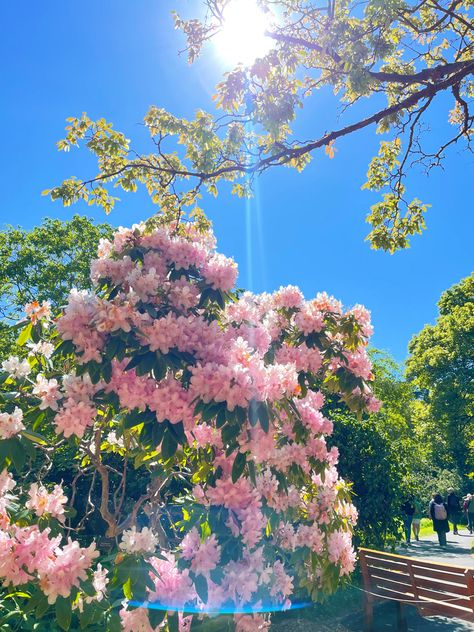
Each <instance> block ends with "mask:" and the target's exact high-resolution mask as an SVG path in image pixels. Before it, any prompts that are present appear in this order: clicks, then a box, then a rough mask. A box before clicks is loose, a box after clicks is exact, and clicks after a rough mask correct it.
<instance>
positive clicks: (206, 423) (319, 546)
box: [0, 224, 378, 632]
mask: <svg viewBox="0 0 474 632" xmlns="http://www.w3.org/2000/svg"><path fill="white" fill-rule="evenodd" d="M214 248H215V240H214V238H213V236H212V234H211V233H209V232H208V233H200V232H199V231H198V230H197V228H196V227H195V226H193V225H192V224H190V225H188V226H185V227H183V228H178V227H177V226H169V227H167V228H163V227H162V228H158V229H148V228H147V227H146V226H145V225H136V226H133V227H132V228H131V229H120V230H119V231H118V232H117V233H116V235H115V237H114V240H113V242H108V241H103V242H101V244H100V252H99V259H98V260H97V261H96V262H94V263H93V265H92V269H91V277H92V279H93V281H94V282H95V283H97V284H100V286H101V287H104V283H106V284H107V287H108V288H109V290H110V295H109V296H108V297H107V296H106V297H104V295H103V292H101V294H100V296H99V295H98V294H95V293H94V292H78V291H73V292H72V293H71V295H70V298H69V302H68V305H67V307H66V309H65V311H64V314H63V315H62V316H61V317H60V318H59V320H58V324H57V328H58V331H59V333H60V335H61V337H62V338H63V340H65V341H71V342H72V344H73V346H74V350H75V354H76V358H77V362H78V363H79V364H80V365H83V366H82V367H81V371H78V372H80V373H83V374H82V375H81V376H78V375H76V374H75V373H69V374H67V375H65V376H64V378H63V380H62V383H61V382H60V380H57V379H55V378H54V377H53V378H52V379H50V378H48V377H46V376H45V375H43V373H40V374H39V375H37V376H36V378H35V379H36V381H35V382H32V386H31V391H32V394H33V395H35V396H36V397H37V398H38V399H39V400H40V403H39V407H40V409H42V410H46V409H50V410H53V411H54V412H55V416H54V424H55V430H56V432H57V433H58V434H60V433H62V434H63V435H64V437H70V436H76V437H79V438H81V439H83V441H82V442H81V445H82V446H84V445H86V444H88V445H89V448H90V450H93V449H96V448H94V446H93V444H92V437H93V436H94V435H93V430H95V429H97V428H100V424H101V421H102V415H101V413H102V412H103V411H102V410H101V406H102V402H103V401H104V399H105V401H106V402H110V401H112V402H114V403H113V404H111V406H110V407H111V408H112V407H115V408H116V410H115V413H116V414H115V416H114V415H110V416H107V420H106V423H107V428H106V433H108V434H107V437H109V438H110V440H109V439H108V441H109V444H112V443H114V445H117V446H118V445H120V446H121V450H122V452H119V451H117V454H118V455H119V454H123V451H124V450H128V449H131V450H137V451H138V452H139V451H140V449H142V447H143V446H145V447H143V450H145V449H146V450H149V448H150V444H149V441H150V439H149V437H150V436H152V435H151V433H148V434H147V432H148V430H149V429H150V428H149V426H146V424H148V423H149V424H153V423H155V420H154V417H156V423H160V424H164V422H165V421H168V422H170V423H171V424H179V423H181V422H182V424H183V427H184V432H185V435H186V437H187V439H188V442H189V446H188V447H186V448H185V449H184V450H183V449H182V448H181V444H180V445H179V447H178V448H177V449H178V454H179V457H178V458H177V459H176V461H175V462H174V466H173V471H172V473H173V475H174V474H177V473H179V472H180V471H181V469H183V471H184V472H185V475H186V477H187V476H189V477H190V480H191V481H192V484H193V485H194V487H193V488H192V491H189V493H188V496H187V498H186V502H187V503H189V505H190V506H191V507H190V513H188V512H187V511H184V510H183V520H182V521H180V523H179V524H180V527H179V530H177V531H176V533H178V534H181V535H180V537H181V541H180V542H177V543H176V547H175V548H174V549H173V550H172V551H164V552H163V551H160V557H159V558H158V557H153V554H155V555H158V554H157V553H155V551H156V549H157V547H158V538H157V536H156V534H155V532H154V531H153V529H155V527H153V529H152V528H149V527H143V528H142V529H140V530H139V529H137V528H136V527H135V526H132V527H131V528H130V529H128V530H127V531H125V532H124V533H123V534H122V540H121V542H120V544H119V548H120V550H121V551H122V552H123V553H126V554H130V555H141V556H144V557H146V558H148V559H149V561H150V563H151V564H152V565H153V567H154V568H155V570H156V572H157V574H153V573H152V574H151V575H150V578H151V581H152V582H153V585H154V589H153V590H152V589H150V587H149V588H148V591H149V593H148V599H149V601H150V602H153V601H156V602H157V603H158V604H161V605H163V606H164V607H166V608H170V609H175V608H178V609H180V608H181V609H183V608H184V607H185V604H189V603H193V604H194V606H195V607H196V608H198V609H201V610H202V611H205V610H206V609H218V608H221V607H223V606H224V605H225V606H226V607H228V605H229V603H231V604H233V605H234V606H235V607H236V608H239V609H240V608H243V607H250V608H251V607H256V608H258V607H261V606H262V605H264V606H266V605H269V604H270V605H272V606H274V605H278V606H280V607H287V606H289V605H290V603H291V598H292V595H293V593H294V590H295V586H298V585H299V583H300V581H301V579H304V578H307V576H308V570H307V569H308V565H311V559H312V558H313V559H314V554H316V556H317V559H318V560H320V567H319V568H317V569H313V571H314V582H315V584H319V587H322V586H327V584H328V582H330V581H334V576H337V575H339V576H341V577H342V576H344V575H346V574H348V573H350V572H351V570H352V568H353V566H354V561H355V555H354V551H353V549H352V544H351V532H352V527H353V524H354V521H355V519H356V512H355V509H354V508H353V506H352V505H351V503H350V494H349V491H348V488H347V486H346V485H345V484H344V481H342V480H341V479H340V478H339V476H338V474H337V470H336V468H335V465H336V464H337V460H338V451H337V448H335V447H333V448H331V449H329V448H328V445H327V443H326V438H327V437H328V436H329V435H331V433H332V430H333V424H332V421H331V420H330V419H328V418H327V416H326V412H325V399H324V395H323V393H322V392H321V391H320V390H319V389H320V388H325V385H327V384H330V385H331V390H332V391H333V392H336V394H337V395H338V396H340V398H341V400H343V401H345V402H346V403H348V404H349V405H351V406H353V407H354V408H355V409H358V410H362V409H364V408H365V409H368V410H369V411H375V410H377V407H378V402H377V400H376V399H375V398H374V397H373V395H372V393H371V390H370V387H369V384H368V382H369V381H370V380H371V379H372V372H371V369H372V367H371V363H370V360H369V358H368V356H367V351H366V347H367V339H368V336H369V335H370V334H371V332H372V327H371V324H370V314H369V312H368V311H367V310H365V308H363V307H362V306H359V305H356V306H355V307H354V308H352V309H350V310H348V311H344V310H343V307H342V305H341V303H340V302H339V301H337V300H336V299H334V298H333V297H330V296H328V295H327V294H325V293H321V294H318V295H317V296H316V298H315V299H313V300H311V301H306V300H305V299H304V297H303V295H302V293H301V291H300V290H299V289H298V288H296V287H294V286H288V287H285V288H280V289H279V290H277V291H276V292H274V293H273V294H261V295H254V294H252V293H249V292H246V293H243V294H241V295H240V296H239V295H238V293H236V294H235V295H232V291H233V288H234V285H235V281H236V278H237V267H236V265H235V263H234V262H233V261H232V260H231V259H228V258H226V257H224V256H222V255H220V254H218V253H216V252H215V250H214ZM224 298H225V300H226V304H225V306H224V307H222V301H223V300H224ZM35 309H36V308H35ZM32 313H34V314H36V316H35V317H37V318H39V313H40V312H39V311H34V312H32ZM119 347H120V348H121V354H120V353H118V352H117V354H116V357H111V356H112V355H113V349H114V348H119ZM38 350H39V349H38ZM110 351H112V353H109V352H110ZM88 363H91V364H90V365H89V364H88ZM84 365H85V366H84ZM6 368H7V369H9V370H10V372H11V373H12V375H17V376H18V377H21V375H22V373H25V371H26V366H22V365H21V361H20V360H18V359H17V360H15V361H10V364H8V365H7V367H6ZM28 368H29V367H28ZM98 368H100V370H101V371H102V373H101V375H98V373H97V372H98ZM88 372H90V375H91V376H92V378H93V379H91V377H90V376H89V374H88ZM94 372H95V375H94ZM44 373H47V372H46V371H44ZM158 375H159V377H158ZM343 377H345V378H346V379H345V380H344V379H343ZM93 382H96V383H95V384H94V383H93ZM343 384H349V385H350V386H347V387H346V386H344V387H343V386H342V385H343ZM328 389H329V387H328ZM107 398H108V399H107ZM115 402H118V404H116V403H115ZM17 410H18V411H19V409H15V411H17ZM134 410H138V411H140V412H141V413H145V414H143V415H141V416H140V419H146V420H147V421H146V422H145V426H143V428H144V429H145V431H146V432H144V433H143V436H147V437H148V443H145V442H144V441H143V439H142V438H141V437H142V435H141V434H140V433H141V432H142V431H141V429H140V428H139V427H138V426H133V427H132V428H129V427H128V426H127V424H125V423H124V422H123V419H124V418H125V414H126V413H127V412H131V411H134ZM150 412H151V413H154V415H150ZM15 414H16V419H13V418H12V416H11V415H9V416H8V418H7V416H5V414H3V415H0V436H4V435H5V436H13V435H12V434H8V433H13V434H15V432H19V431H20V430H21V429H22V427H23V426H22V418H21V411H19V412H15V413H13V414H12V415H15ZM107 414H108V413H107ZM150 419H151V421H150ZM104 421H105V420H104ZM15 424H16V425H15ZM137 428H138V430H137ZM164 428H166V431H165V432H166V434H165V435H164V436H165V438H166V439H169V436H170V435H171V433H172V432H173V433H176V432H179V431H180V429H179V428H178V427H176V426H173V427H172V426H168V425H167V424H166V425H162V426H161V427H160V428H159V429H158V430H163V429H164ZM156 429H157V428H152V430H153V431H154V430H156ZM2 432H3V433H4V435H2ZM158 435H159V436H160V437H161V435H160V433H158ZM153 436H154V435H153ZM104 437H105V435H104ZM112 437H113V441H112ZM160 440H161V438H160ZM162 440H163V443H162V444H161V445H162V449H163V451H164V449H165V448H164V445H165V439H162ZM141 442H142V443H143V446H142V443H141ZM156 442H158V440H157V441H156ZM168 446H169V444H168ZM154 447H155V446H152V454H151V456H152V458H153V456H154V454H156V453H155V452H154V449H153V448H154ZM109 448H110V445H109ZM157 450H159V448H157ZM138 452H134V453H133V457H135V454H137V453H138ZM139 456H141V455H139ZM136 462H139V459H138V460H137V461H136ZM160 467H161V466H160ZM167 467H168V465H167V464H165V466H164V468H165V470H166V468H167ZM236 470H238V471H237V474H238V475H236ZM9 486H10V483H9V482H8V480H5V481H4V487H5V489H6V490H8V488H9ZM0 488H1V478H0ZM5 498H6V496H5ZM64 502H65V497H64V495H63V494H62V490H61V488H60V487H57V488H55V489H54V490H53V491H52V492H48V491H47V490H46V489H45V488H44V487H42V486H40V485H38V484H34V485H32V486H31V488H30V491H29V500H28V501H27V507H28V508H29V509H31V510H32V511H34V512H35V513H36V515H37V516H42V515H44V514H47V515H51V516H53V517H55V518H57V519H58V520H60V521H62V520H63V516H64ZM193 510H196V512H197V515H198V516H201V521H200V522H199V521H198V522H197V523H195V521H194V522H190V523H189V524H187V523H188V519H189V515H191V513H192V511H193ZM3 513H5V514H6V501H5V503H4V511H3ZM0 514H1V512H0ZM147 515H148V514H147ZM211 516H212V517H213V520H215V521H219V520H220V521H221V522H220V524H219V528H218V529H216V530H215V532H213V531H212V525H213V524H214V521H213V520H211V518H210V517H211ZM5 524H6V527H5V529H4V530H3V531H2V532H0V534H2V538H4V542H3V543H1V542H0V547H1V551H3V553H1V552H0V556H1V555H5V558H4V559H5V562H4V564H3V565H2V564H1V563H0V576H1V577H3V578H4V581H5V582H6V583H8V582H10V583H15V585H17V584H18V583H21V582H22V581H27V580H28V579H30V578H31V577H34V576H36V577H37V579H38V581H39V582H40V586H41V589H42V590H43V591H44V592H45V594H46V595H47V596H48V599H50V601H51V602H54V600H55V599H56V597H57V595H64V594H69V593H70V590H71V588H72V586H77V585H78V584H79V582H80V581H82V580H83V579H84V578H85V577H86V575H87V571H88V569H89V568H90V565H91V562H92V560H93V558H94V557H95V555H96V553H95V550H94V549H93V548H91V547H89V549H81V548H80V547H79V545H78V544H77V543H73V542H69V543H68V544H66V545H65V546H64V547H61V546H60V545H59V540H56V539H54V538H50V537H49V533H48V532H47V530H45V531H43V532H41V531H39V529H38V528H37V527H29V528H26V527H21V528H20V527H17V526H15V525H13V526H11V525H10V524H9V523H8V520H7V522H6V523H5ZM151 524H152V525H153V522H152V521H151ZM22 529H30V530H29V531H28V530H25V531H22ZM209 529H211V531H209ZM155 530H156V529H155ZM36 538H37V539H38V541H41V542H42V543H43V545H44V546H43V549H44V551H45V557H44V559H43V551H39V550H38V551H37V545H36ZM26 540H28V542H29V546H30V549H29V550H30V551H33V553H32V554H31V555H32V556H33V557H32V558H31V559H30V558H28V556H27V554H26V553H23V549H22V548H21V547H22V546H23V541H26ZM229 541H231V542H232V541H233V542H234V544H235V551H236V552H234V554H232V555H228V545H229ZM18 542H19V543H20V545H21V546H20V545H17V543H18ZM19 546H20V548H18V547H19ZM13 550H14V551H15V553H13V552H11V553H8V551H13ZM16 551H21V556H20V557H19V558H18V560H17V559H16V557H15V556H17V557H18V555H17V553H16ZM36 551H37V553H36ZM270 551H273V553H271V552H270ZM7 553H8V554H7ZM8 555H10V558H9V557H8ZM36 555H38V559H36ZM161 555H163V556H164V558H163V559H162V557H161ZM2 559H3V558H2ZM283 560H284V561H283ZM7 562H8V563H7ZM8 564H10V567H11V568H12V569H13V570H12V571H11V574H10V575H8V571H7V570H6V569H7V566H8ZM53 571H54V575H53ZM196 577H198V580H196ZM204 579H205V581H206V584H207V592H208V600H207V603H203V601H202V593H201V591H198V590H197V586H198V581H200V582H201V583H202V582H203V581H204ZM96 583H97V588H96V590H97V598H102V595H103V592H104V590H105V584H106V577H105V574H104V572H102V569H97V582H96ZM68 591H69V592H68ZM198 593H199V594H201V597H200V596H199V594H198ZM120 616H121V620H122V626H123V629H124V630H143V631H146V632H149V631H150V630H152V627H151V625H150V621H149V618H148V614H147V612H146V610H145V609H138V610H133V611H130V610H128V609H127V608H126V607H124V608H123V610H122V611H121V613H120ZM181 625H182V629H183V631H184V630H186V629H187V627H186V626H188V623H187V622H186V620H185V619H184V618H183V617H181ZM236 626H237V628H236V629H237V630H238V631H239V632H247V630H249V631H250V630H262V631H263V630H267V629H268V620H267V618H265V617H262V616H260V615H254V616H251V615H238V616H237V617H236Z"/></svg>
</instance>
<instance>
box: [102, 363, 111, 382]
mask: <svg viewBox="0 0 474 632" xmlns="http://www.w3.org/2000/svg"><path fill="white" fill-rule="evenodd" d="M102 377H103V378H104V380H105V381H106V382H107V384H108V383H109V382H110V380H111V379H112V364H111V363H110V362H103V364H102Z"/></svg>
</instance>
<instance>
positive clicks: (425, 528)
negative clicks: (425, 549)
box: [420, 518, 434, 538]
mask: <svg viewBox="0 0 474 632" xmlns="http://www.w3.org/2000/svg"><path fill="white" fill-rule="evenodd" d="M433 533H434V531H433V521H432V520H431V518H422V519H421V523H420V537H421V538H422V537H423V536H424V535H433Z"/></svg>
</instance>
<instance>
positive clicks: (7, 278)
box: [0, 215, 112, 357]
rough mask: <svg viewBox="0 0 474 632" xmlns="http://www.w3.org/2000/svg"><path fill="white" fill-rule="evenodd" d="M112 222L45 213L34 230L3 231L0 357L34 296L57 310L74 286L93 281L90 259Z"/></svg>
mask: <svg viewBox="0 0 474 632" xmlns="http://www.w3.org/2000/svg"><path fill="white" fill-rule="evenodd" d="M111 234H112V227H111V226H109V225H108V224H98V225H96V224H94V223H93V222H92V220H90V219H88V218H87V217H82V216H80V215H74V217H73V218H72V219H71V220H68V221H65V222H62V221H61V220H58V219H51V218H47V219H45V220H44V222H43V223H42V224H41V225H40V226H35V227H34V228H33V229H32V230H26V229H24V228H20V227H14V226H7V227H6V229H5V230H3V231H1V232H0V295H1V297H2V298H1V300H0V357H5V356H6V355H8V353H10V352H11V351H12V348H13V346H14V343H15V332H14V331H13V330H11V329H10V326H11V325H12V324H13V323H14V322H15V321H17V320H18V319H19V318H21V317H22V316H23V315H24V313H23V307H24V306H25V305H26V303H30V302H32V301H35V300H37V301H40V302H42V301H45V300H48V301H50V302H51V304H52V307H53V308H54V309H55V310H57V309H59V308H60V307H61V306H62V305H64V304H65V303H66V299H67V296H68V294H69V290H70V289H71V288H72V287H76V288H78V289H88V288H90V287H91V280H90V263H91V260H92V259H93V258H95V257H96V255H97V247H98V244H99V240H100V239H101V238H105V237H110V236H111Z"/></svg>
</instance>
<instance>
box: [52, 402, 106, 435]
mask: <svg viewBox="0 0 474 632" xmlns="http://www.w3.org/2000/svg"><path fill="white" fill-rule="evenodd" d="M96 412H97V411H96V409H95V408H94V407H93V406H91V405H90V404H87V403H86V402H82V401H81V402H75V401H74V400H72V399H67V400H66V402H65V403H64V406H63V407H62V408H61V409H60V410H59V412H58V413H57V414H56V416H55V418H54V423H55V425H56V428H55V430H56V433H57V434H60V433H61V432H62V433H63V434H64V436H65V437H70V436H71V435H76V436H77V437H83V436H84V432H85V431H86V428H87V427H88V426H91V425H92V424H93V423H94V419H95V416H96Z"/></svg>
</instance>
